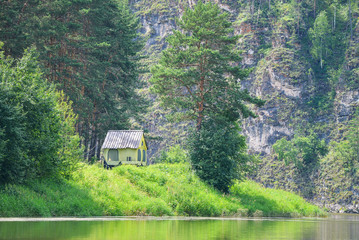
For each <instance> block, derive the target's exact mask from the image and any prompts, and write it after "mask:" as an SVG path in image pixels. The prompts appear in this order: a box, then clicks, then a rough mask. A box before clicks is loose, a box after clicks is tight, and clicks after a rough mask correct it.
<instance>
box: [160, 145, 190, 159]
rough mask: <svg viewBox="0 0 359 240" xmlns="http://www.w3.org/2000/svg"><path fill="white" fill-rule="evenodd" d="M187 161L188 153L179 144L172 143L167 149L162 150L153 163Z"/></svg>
mask: <svg viewBox="0 0 359 240" xmlns="http://www.w3.org/2000/svg"><path fill="white" fill-rule="evenodd" d="M184 162H188V153H187V151H186V150H184V149H183V148H182V147H181V146H180V145H174V146H171V147H169V148H168V150H162V151H161V152H160V154H159V157H157V158H156V159H155V160H154V163H184Z"/></svg>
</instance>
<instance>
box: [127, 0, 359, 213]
mask: <svg viewBox="0 0 359 240" xmlns="http://www.w3.org/2000/svg"><path fill="white" fill-rule="evenodd" d="M215 2H216V3H218V4H219V6H220V8H221V9H222V10H223V11H225V12H228V13H229V14H230V16H231V19H232V21H233V26H234V34H239V35H241V36H242V37H241V38H240V40H239V41H238V44H237V47H238V49H240V50H241V51H242V57H243V59H242V64H243V65H244V66H246V67H249V68H253V71H252V73H251V74H250V76H249V77H248V78H247V79H243V80H241V81H242V85H243V87H244V88H247V89H249V90H250V92H251V93H252V94H253V95H256V96H258V97H260V98H262V99H264V100H266V104H265V105H264V106H263V107H261V108H256V109H253V110H254V111H255V112H256V114H257V115H258V117H257V118H249V119H244V120H243V122H242V123H243V134H244V135H245V136H246V137H247V141H248V146H249V150H250V152H252V153H259V154H261V155H262V157H263V160H262V165H261V167H260V169H259V170H258V172H257V175H255V176H254V178H255V179H257V180H258V181H261V182H262V183H264V184H265V185H267V186H269V187H279V188H285V189H290V190H294V191H296V192H299V193H301V194H302V195H303V196H305V197H307V198H309V199H312V200H313V201H316V202H318V203H323V202H325V201H324V200H323V201H321V200H320V199H321V198H322V199H329V198H330V197H333V196H329V195H330V194H328V193H325V190H324V189H327V188H328V187H330V186H333V184H334V183H328V184H326V183H320V184H321V185H322V187H321V188H318V187H316V185H319V182H320V181H321V180H323V178H320V174H321V172H320V170H319V169H317V170H316V171H313V172H311V173H308V174H306V175H304V176H303V175H300V174H299V175H298V174H296V173H295V171H294V167H293V166H286V165H285V164H284V163H283V162H280V161H278V160H277V159H276V157H275V156H274V155H273V150H272V145H273V144H274V143H275V142H276V141H277V140H279V139H281V138H282V137H288V139H290V138H291V137H292V136H293V134H294V133H298V132H302V133H306V132H308V131H309V129H310V130H312V131H315V132H316V133H317V134H318V135H319V136H320V138H322V139H325V140H326V142H329V141H330V139H332V138H333V132H335V131H339V130H338V129H339V127H338V126H339V125H340V123H342V122H345V121H347V120H348V119H351V118H352V117H353V115H354V112H355V108H356V107H357V106H358V105H359V80H358V79H359V70H358V69H359V60H358V59H359V50H358V49H359V27H353V33H352V35H353V37H352V41H349V35H350V34H349V28H348V26H349V25H348V21H349V20H348V19H349V18H348V14H347V12H348V6H347V5H345V4H343V5H340V6H337V5H330V4H327V5H325V4H324V3H323V4H322V3H321V4H319V3H318V5H315V3H314V5H313V2H311V1H306V0H303V1H298V2H297V1H292V2H287V1H277V0H263V1H253V0H239V1H232V0H221V1H215ZM130 4H131V6H132V9H133V11H135V12H136V14H137V15H138V16H139V18H140V21H141V24H142V28H141V29H140V32H141V33H142V35H143V37H144V38H145V39H146V45H145V48H144V50H143V54H144V55H145V56H147V58H145V59H144V60H143V63H144V66H145V67H148V66H150V65H151V64H154V63H156V62H157V60H158V58H159V55H160V53H161V51H162V50H163V49H165V48H166V46H167V45H166V41H165V39H166V37H167V36H168V35H169V34H171V32H172V30H173V29H176V21H175V19H176V18H179V17H181V14H182V13H183V11H184V9H185V8H186V7H191V6H193V5H194V4H195V2H194V1H178V2H173V1H171V0H167V1H163V0H152V1H143V0H136V1H133V2H131V3H130ZM333 4H334V3H333ZM333 6H334V7H333ZM337 9H341V11H342V12H341V14H342V15H340V14H339V10H338V12H337ZM320 10H321V11H325V13H327V15H328V21H329V22H330V23H331V27H332V29H331V33H332V39H336V40H335V41H337V42H338V43H337V44H339V46H340V47H335V46H334V45H333V44H334V43H332V46H334V47H333V49H332V53H331V55H330V54H329V53H328V54H327V55H326V56H327V59H326V60H327V61H328V62H327V63H326V65H325V66H324V68H322V67H320V65H319V62H318V61H317V60H315V59H314V58H313V57H312V55H311V53H312V52H311V51H312V49H311V44H312V43H311V39H310V36H309V34H308V32H309V29H310V28H314V23H315V20H316V17H317V16H318V13H319V12H320ZM353 14H354V15H355V14H356V13H355V12H354V13H353ZM340 16H342V17H341V18H340ZM354 26H355V22H354ZM338 36H340V37H341V38H340V39H339V37H338ZM337 39H339V40H337ZM340 41H341V42H340ZM332 42H334V40H332ZM149 77H150V75H149V73H148V72H147V73H145V74H143V75H142V79H143V81H145V82H147V80H148V79H149ZM144 94H147V95H148V96H149V97H150V99H151V100H152V101H153V102H154V104H153V106H152V109H151V111H150V114H149V115H148V116H147V117H146V119H147V121H146V123H143V125H145V127H146V128H147V129H148V130H149V135H150V136H151V135H153V136H161V138H160V139H159V138H153V140H152V141H150V147H151V150H152V152H151V155H152V156H156V154H158V151H159V150H161V149H164V148H166V146H168V145H172V144H174V143H182V142H183V140H184V137H185V133H184V132H185V131H184V130H185V129H186V128H187V127H188V126H187V123H175V124H174V123H170V122H169V121H167V119H166V112H165V111H164V110H163V109H162V108H161V107H160V106H159V103H157V101H156V98H155V96H151V95H150V94H149V93H148V91H147V90H144ZM325 169H326V170H325ZM322 171H324V172H328V168H325V167H324V168H323V169H322ZM322 174H323V173H322ZM342 179H343V178H342ZM308 182H310V184H308ZM330 184H331V185H330ZM334 185H335V184H334ZM349 185H350V186H349ZM349 185H348V186H346V187H343V189H344V188H345V189H350V188H352V185H353V183H351V184H349ZM343 189H342V190H340V191H339V192H343V191H344V190H343ZM345 191H347V190H345ZM348 191H349V190H348ZM355 196H356V195H355ZM357 198H358V197H357V196H356V197H354V198H353V199H356V200H358V199H357ZM336 199H339V197H337V198H336ZM353 199H351V200H350V201H349V200H347V201H346V200H345V199H344V202H343V201H341V202H340V201H339V200H338V201H336V203H338V204H341V205H345V204H349V205H350V204H351V203H350V202H351V201H354V202H355V201H356V200H353ZM342 200H343V199H342ZM334 202H335V201H334ZM350 206H351V207H353V206H354V205H353V204H351V205H350Z"/></svg>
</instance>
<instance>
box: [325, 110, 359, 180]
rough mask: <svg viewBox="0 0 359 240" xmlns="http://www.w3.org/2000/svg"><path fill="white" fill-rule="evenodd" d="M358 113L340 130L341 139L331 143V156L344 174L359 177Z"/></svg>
mask: <svg viewBox="0 0 359 240" xmlns="http://www.w3.org/2000/svg"><path fill="white" fill-rule="evenodd" d="M358 114H359V111H357V112H356V114H355V115H356V116H355V117H354V118H353V119H351V120H350V121H348V122H347V124H346V125H344V126H343V128H342V129H341V130H342V131H343V134H342V135H343V136H342V139H340V140H339V141H338V142H337V141H332V142H331V151H332V153H331V154H334V155H335V158H336V159H337V161H339V162H341V164H342V166H343V169H344V170H345V172H346V174H348V175H350V176H357V177H359V171H358V170H359V115H358Z"/></svg>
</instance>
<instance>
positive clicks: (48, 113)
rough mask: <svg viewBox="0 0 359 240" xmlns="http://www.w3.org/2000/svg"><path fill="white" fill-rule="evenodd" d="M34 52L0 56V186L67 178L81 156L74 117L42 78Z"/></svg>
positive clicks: (0, 54)
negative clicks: (29, 180)
mask: <svg viewBox="0 0 359 240" xmlns="http://www.w3.org/2000/svg"><path fill="white" fill-rule="evenodd" d="M35 56H36V54H35V53H34V50H33V49H31V50H30V51H26V52H25V54H24V57H23V58H21V59H20V60H18V61H14V60H13V59H11V58H5V57H4V55H3V53H2V52H1V53H0V183H7V182H23V181H25V180H28V179H31V178H37V177H40V178H41V177H54V176H58V175H60V174H61V175H66V174H65V172H66V171H68V169H69V168H73V167H74V165H75V162H76V161H79V159H80V157H81V149H79V148H78V145H79V140H80V139H79V137H78V135H77V134H76V133H75V129H74V124H75V120H76V116H75V115H74V114H73V112H72V110H71V108H70V107H69V105H68V104H67V103H66V102H65V99H64V97H63V95H62V94H60V93H58V92H56V91H55V89H54V86H52V85H49V84H48V83H47V82H46V81H45V80H44V79H43V77H42V72H41V71H40V69H39V67H38V62H37V60H36V57H35Z"/></svg>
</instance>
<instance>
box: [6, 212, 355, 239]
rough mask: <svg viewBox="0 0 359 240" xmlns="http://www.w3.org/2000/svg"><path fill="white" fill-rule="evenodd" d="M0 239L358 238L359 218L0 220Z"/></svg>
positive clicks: (335, 215) (350, 216)
mask: <svg viewBox="0 0 359 240" xmlns="http://www.w3.org/2000/svg"><path fill="white" fill-rule="evenodd" d="M0 239H1V240H2V239H14V240H16V239H24V240H25V239H26V240H27V239H29V240H30V239H46V240H47V239H61V240H67V239H121V240H122V239H123V240H127V239H131V240H135V239H146V240H150V239H156V240H161V239H179V240H182V239H183V240H184V239H196V240H197V239H198V240H200V239H218V240H219V239H223V240H232V239H294V240H299V239H301V240H304V239H306V240H317V239H318V240H319V239H320V240H322V239H329V240H334V239H335V240H337V239H343V240H345V239H353V240H354V239H359V215H353V214H333V215H330V216H329V217H327V218H205V217H204V218H203V217H200V218H198V217H96V218H72V217H69V218H0Z"/></svg>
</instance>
